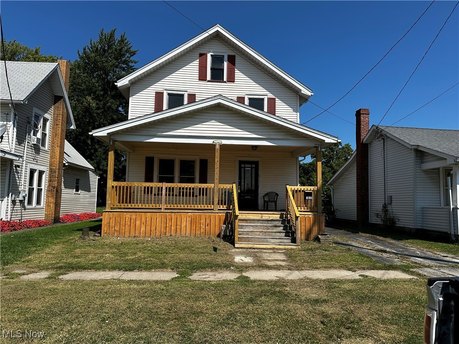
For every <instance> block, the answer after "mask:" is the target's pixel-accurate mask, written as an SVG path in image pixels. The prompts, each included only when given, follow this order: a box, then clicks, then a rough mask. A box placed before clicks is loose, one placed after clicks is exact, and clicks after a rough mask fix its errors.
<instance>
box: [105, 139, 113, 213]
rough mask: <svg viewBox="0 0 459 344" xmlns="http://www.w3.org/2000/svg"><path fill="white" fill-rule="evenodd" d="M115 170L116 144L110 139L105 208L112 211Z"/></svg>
mask: <svg viewBox="0 0 459 344" xmlns="http://www.w3.org/2000/svg"><path fill="white" fill-rule="evenodd" d="M114 170H115V143H114V142H113V140H112V139H110V145H109V147H108V163H107V199H106V201H105V208H106V209H107V210H110V209H111V207H112V182H113V173H114Z"/></svg>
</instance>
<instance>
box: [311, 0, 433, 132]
mask: <svg viewBox="0 0 459 344" xmlns="http://www.w3.org/2000/svg"><path fill="white" fill-rule="evenodd" d="M434 2H435V0H433V1H432V2H431V3H430V4H429V6H427V8H426V9H425V10H424V12H422V13H421V15H420V16H419V17H418V19H416V21H415V22H414V23H413V24H412V25H411V26H410V28H409V29H408V30H407V31H406V32H405V33H404V34H403V36H402V37H400V38H399V39H398V41H397V42H395V44H394V45H392V47H390V49H389V50H388V51H387V52H386V53H385V54H384V55H383V57H381V58H380V59H379V61H378V62H376V64H375V65H374V66H373V67H371V68H370V70H369V71H368V72H366V73H365V75H364V76H362V77H361V78H360V80H359V81H357V82H356V83H355V84H354V85H353V86H352V87H351V88H350V89H349V90H348V91H347V92H346V93H344V95H342V96H341V97H340V98H338V100H336V101H335V102H334V103H333V104H331V105H330V106H328V107H327V108H325V109H324V110H323V111H322V112H320V113H318V114H317V115H315V116H313V117H312V118H310V119H308V120H307V121H306V122H304V124H306V123H308V122H310V121H312V120H313V119H315V118H317V117H319V116H321V115H322V114H324V113H325V112H327V111H328V110H330V109H331V108H332V107H334V106H335V105H336V104H338V103H339V102H340V101H341V100H343V99H344V98H345V97H347V96H348V95H349V94H350V93H351V92H352V91H353V90H354V89H355V88H356V87H357V86H358V85H359V84H360V83H361V82H362V81H363V80H364V79H365V78H366V77H367V76H368V75H369V74H370V73H371V72H373V70H374V69H375V68H376V67H377V66H379V64H381V62H382V61H383V60H384V59H385V58H386V57H387V56H388V55H389V54H390V52H391V51H392V50H394V48H395V47H396V46H397V45H398V44H399V43H400V42H401V41H402V40H403V39H404V38H405V37H406V35H408V33H409V32H410V31H411V30H412V29H413V28H414V27H415V26H416V24H417V23H418V22H419V21H420V20H421V18H422V17H424V15H425V14H426V13H427V11H428V10H429V9H430V7H431V6H432V5H433V3H434Z"/></svg>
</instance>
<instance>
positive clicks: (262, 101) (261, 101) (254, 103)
mask: <svg viewBox="0 0 459 344" xmlns="http://www.w3.org/2000/svg"><path fill="white" fill-rule="evenodd" d="M247 105H248V106H250V107H253V108H255V109H257V110H260V111H266V97H263V96H249V97H247Z"/></svg>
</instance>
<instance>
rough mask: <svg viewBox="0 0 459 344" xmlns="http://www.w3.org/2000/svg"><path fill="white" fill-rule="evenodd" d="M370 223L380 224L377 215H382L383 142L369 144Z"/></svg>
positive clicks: (376, 141) (377, 141)
mask: <svg viewBox="0 0 459 344" xmlns="http://www.w3.org/2000/svg"><path fill="white" fill-rule="evenodd" d="M368 183H369V203H370V204H369V212H370V214H369V221H370V223H376V224H380V223H381V220H380V219H379V218H378V217H377V214H380V213H381V208H382V205H383V203H384V202H385V201H384V154H383V141H382V140H374V141H372V142H371V143H369V144H368Z"/></svg>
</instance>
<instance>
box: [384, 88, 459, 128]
mask: <svg viewBox="0 0 459 344" xmlns="http://www.w3.org/2000/svg"><path fill="white" fill-rule="evenodd" d="M457 85H459V82H456V83H455V84H454V85H453V86H451V87H449V88H448V89H446V90H444V91H443V92H442V93H440V94H439V95H438V96H436V97H435V98H432V99H431V100H429V101H428V102H426V103H424V104H423V105H421V106H420V107H418V108H417V109H416V110H414V111H411V112H410V113H409V114H407V115H405V116H404V117H402V118H400V119H399V120H398V121H395V122H394V123H392V124H391V125H394V124H397V123H398V122H401V121H403V120H404V119H406V118H408V117H410V116H411V115H413V114H414V113H416V112H418V111H419V110H421V109H422V108H424V107H426V106H427V105H429V104H430V103H432V102H434V101H435V100H437V99H438V98H440V97H441V96H442V95H444V94H445V93H446V92H448V91H450V90H452V89H453V88H454V87H456V86H457Z"/></svg>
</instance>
